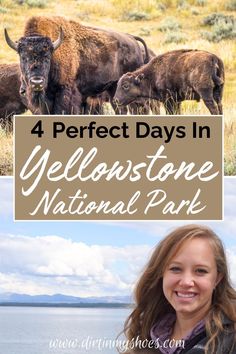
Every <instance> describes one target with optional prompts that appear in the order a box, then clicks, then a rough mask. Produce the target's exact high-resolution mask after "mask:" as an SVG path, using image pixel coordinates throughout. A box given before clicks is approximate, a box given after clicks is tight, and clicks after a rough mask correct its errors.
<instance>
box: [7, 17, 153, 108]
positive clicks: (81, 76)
mask: <svg viewBox="0 0 236 354" xmlns="http://www.w3.org/2000/svg"><path fill="white" fill-rule="evenodd" d="M5 38H6V41H7V43H8V45H9V46H10V47H11V48H12V49H14V50H15V51H17V53H18V54H19V56H20V67H21V73H22V80H23V82H24V85H25V89H26V97H27V100H28V106H29V108H30V110H31V111H32V112H34V113H39V114H48V113H51V114H63V113H64V114H71V113H74V114H76V113H81V107H82V106H83V103H84V102H86V99H87V97H88V96H94V95H97V94H99V93H101V92H102V91H104V90H107V91H108V93H109V95H110V96H111V97H113V96H114V93H115V90H116V83H117V81H118V80H119V78H120V77H121V76H122V75H123V74H124V73H126V72H128V71H133V70H135V69H137V68H139V67H140V66H141V65H143V64H144V63H145V62H148V60H149V56H148V51H147V48H146V44H145V42H144V41H143V40H142V39H141V38H139V37H134V36H132V35H128V34H123V33H117V32H114V31H108V30H102V29H96V28H94V27H89V26H84V25H82V24H80V23H78V22H75V21H72V20H71V21H70V20H66V19H64V18H62V17H40V16H35V17H31V18H30V19H29V20H28V21H27V23H26V25H25V30H24V37H22V38H20V40H19V41H18V42H14V41H12V40H11V39H10V37H9V35H8V33H7V30H6V29H5ZM138 41H142V43H143V45H144V46H145V52H146V58H145V59H144V57H143V53H142V49H141V48H140V46H139V44H138ZM111 83H112V84H111Z"/></svg>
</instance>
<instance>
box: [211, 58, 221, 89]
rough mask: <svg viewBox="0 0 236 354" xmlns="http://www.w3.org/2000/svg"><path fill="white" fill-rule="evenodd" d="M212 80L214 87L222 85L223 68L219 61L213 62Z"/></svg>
mask: <svg viewBox="0 0 236 354" xmlns="http://www.w3.org/2000/svg"><path fill="white" fill-rule="evenodd" d="M212 79H213V81H214V83H215V85H216V86H222V85H224V66H223V63H222V62H221V61H217V62H216V61H215V62H214V70H213V76H212Z"/></svg>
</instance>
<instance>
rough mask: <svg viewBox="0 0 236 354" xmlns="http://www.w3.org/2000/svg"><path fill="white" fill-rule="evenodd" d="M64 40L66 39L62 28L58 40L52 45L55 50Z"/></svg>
mask: <svg viewBox="0 0 236 354" xmlns="http://www.w3.org/2000/svg"><path fill="white" fill-rule="evenodd" d="M63 38H64V35H63V31H62V28H61V27H60V33H59V37H58V38H57V40H55V42H53V43H52V45H53V49H54V50H56V49H57V48H58V47H59V46H60V45H61V43H62V41H63Z"/></svg>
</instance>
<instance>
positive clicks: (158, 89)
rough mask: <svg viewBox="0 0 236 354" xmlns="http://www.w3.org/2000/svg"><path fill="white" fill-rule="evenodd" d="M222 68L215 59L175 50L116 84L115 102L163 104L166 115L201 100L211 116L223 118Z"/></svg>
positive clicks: (219, 61)
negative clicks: (148, 100) (139, 99)
mask: <svg viewBox="0 0 236 354" xmlns="http://www.w3.org/2000/svg"><path fill="white" fill-rule="evenodd" d="M223 87H224V65H223V62H222V60H221V59H219V58H218V57H217V56H216V55H214V54H211V53H208V52H205V51H200V50H188V49H183V50H174V51H171V52H168V53H165V54H162V55H159V56H157V57H155V58H153V59H152V60H151V61H150V62H149V63H148V64H146V65H144V66H143V67H142V68H140V69H138V70H136V71H134V72H132V73H127V74H125V75H123V76H122V77H121V79H120V80H119V82H118V86H117V91H116V94H115V100H116V102H117V103H118V104H120V105H124V104H129V103H130V102H132V101H133V100H135V99H137V97H149V98H154V99H157V100H159V101H161V102H163V103H164V106H165V109H166V112H167V113H169V114H180V104H181V102H182V101H184V100H197V101H199V100H200V99H202V100H203V101H204V103H205V105H206V107H207V108H208V109H209V111H210V113H211V114H222V113H223V109H222V95H223Z"/></svg>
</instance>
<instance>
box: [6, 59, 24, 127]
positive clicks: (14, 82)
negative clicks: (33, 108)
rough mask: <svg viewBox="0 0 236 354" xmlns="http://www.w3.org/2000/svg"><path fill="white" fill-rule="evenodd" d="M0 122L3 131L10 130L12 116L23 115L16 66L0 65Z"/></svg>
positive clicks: (17, 67)
mask: <svg viewBox="0 0 236 354" xmlns="http://www.w3.org/2000/svg"><path fill="white" fill-rule="evenodd" d="M0 82H1V85H0V122H1V126H2V128H4V129H7V130H10V131H11V130H12V117H13V115H14V114H21V113H24V112H25V111H26V110H27V108H26V102H25V101H24V97H23V96H21V94H20V86H21V80H20V67H19V65H18V64H0Z"/></svg>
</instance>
